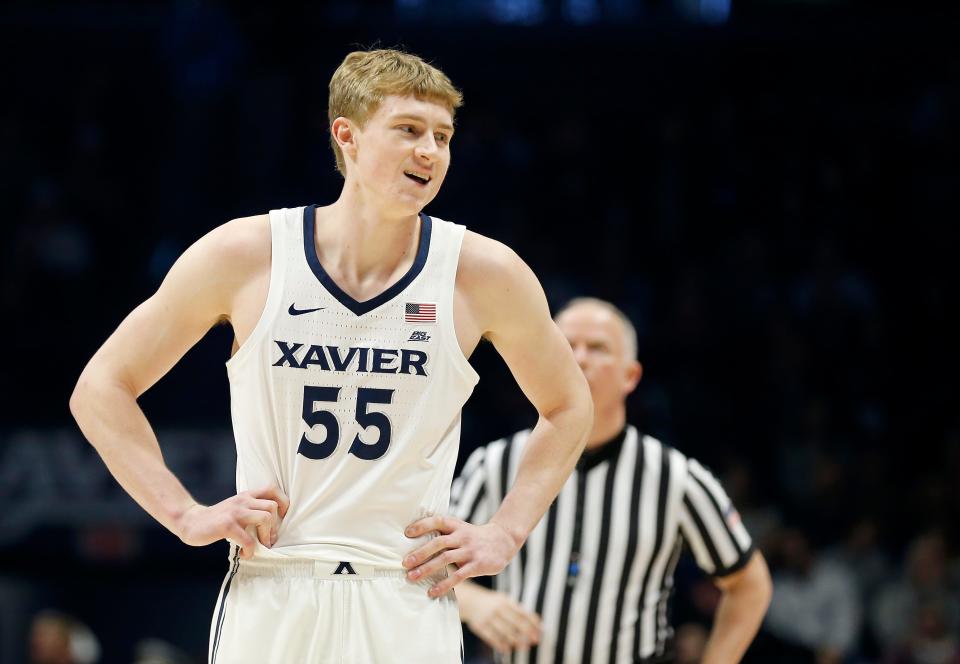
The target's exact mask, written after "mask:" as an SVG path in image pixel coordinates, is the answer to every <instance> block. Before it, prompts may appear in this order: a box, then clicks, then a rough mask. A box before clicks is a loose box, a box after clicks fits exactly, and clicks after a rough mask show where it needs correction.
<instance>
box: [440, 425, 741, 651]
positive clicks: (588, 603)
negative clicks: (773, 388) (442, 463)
mask: <svg viewBox="0 0 960 664" xmlns="http://www.w3.org/2000/svg"><path fill="white" fill-rule="evenodd" d="M529 434H530V432H529V431H521V432H519V433H517V434H515V435H514V436H512V437H511V438H505V439H502V440H498V441H496V442H493V443H490V444H489V445H487V446H485V447H481V448H479V449H478V450H476V451H475V452H474V453H473V454H472V455H471V456H470V458H469V459H468V460H467V463H466V465H465V466H464V469H463V472H462V473H461V475H460V477H459V478H457V480H456V481H455V482H454V485H453V491H452V502H451V513H452V514H453V515H454V516H456V517H458V518H461V519H463V520H465V521H470V522H472V523H485V522H486V521H487V520H489V519H490V517H491V516H492V515H493V514H494V513H495V512H496V510H497V508H498V507H499V505H500V503H501V501H502V500H503V497H504V495H505V493H506V491H507V490H508V489H509V488H510V486H511V484H512V483H513V480H514V478H515V477H516V472H517V464H518V461H519V459H520V455H521V454H522V452H523V447H524V444H525V443H526V440H527V437H528V436H529ZM683 542H686V543H687V544H688V545H689V548H690V549H691V550H692V551H693V554H694V556H695V557H696V560H697V564H698V565H699V566H700V567H701V568H702V569H703V571H704V572H706V573H707V574H711V575H714V576H723V575H726V574H730V573H732V572H734V571H736V570H738V569H740V568H741V567H743V566H744V565H745V564H746V563H747V561H748V560H749V558H750V556H751V555H752V553H753V545H752V542H751V540H750V536H749V535H748V534H747V531H746V529H745V528H744V527H743V524H742V523H741V522H740V517H739V515H738V514H737V512H736V510H735V509H734V507H733V505H732V504H731V502H730V499H729V498H728V497H727V494H726V493H725V492H724V490H723V488H722V487H721V486H720V483H719V482H718V481H717V479H716V478H715V477H714V476H713V474H712V473H710V471H708V470H706V469H705V468H704V467H703V466H701V465H700V464H699V463H697V462H696V461H695V460H694V459H689V458H687V457H686V456H684V455H683V454H681V453H680V452H678V451H677V450H675V449H673V448H671V447H669V446H667V445H664V444H662V443H661V442H660V441H658V440H656V439H655V438H651V437H650V436H644V435H641V434H639V433H638V432H637V430H636V429H635V428H634V427H632V426H628V427H627V428H626V429H624V431H623V432H621V433H620V435H618V436H617V437H616V438H615V439H614V440H612V441H611V442H609V443H607V444H606V445H604V446H603V447H601V448H599V449H597V450H595V451H591V452H587V453H585V454H584V456H583V457H582V458H581V459H580V462H579V463H578V464H577V468H576V470H575V471H574V472H573V474H572V475H571V476H570V479H569V480H568V481H567V483H566V484H565V485H564V486H563V489H562V490H561V491H560V495H559V496H558V497H557V500H555V501H554V502H553V504H552V505H551V506H550V509H549V511H548V512H547V513H546V514H545V515H544V517H543V519H541V520H540V523H539V524H537V527H536V528H535V529H534V531H533V532H532V533H531V535H530V537H529V539H528V540H527V543H526V544H525V545H524V547H523V548H522V549H521V551H520V554H519V555H518V556H517V557H516V558H514V560H513V561H512V562H511V563H510V564H509V565H508V566H507V568H506V569H505V570H504V571H503V572H501V573H500V574H499V575H498V576H497V577H496V578H495V579H494V584H495V588H496V589H497V590H500V591H502V592H505V593H507V594H509V595H510V596H511V597H513V598H514V599H515V600H517V601H518V602H520V603H521V604H522V605H523V606H524V607H525V608H527V609H528V610H530V611H535V612H536V613H538V614H539V615H540V616H541V618H542V621H543V635H542V637H541V640H540V643H539V645H537V646H534V647H532V648H531V649H530V650H529V652H517V653H514V654H513V655H512V656H511V657H510V658H509V661H511V662H517V663H519V664H532V663H537V664H545V663H554V662H556V663H559V662H576V663H577V664H581V663H582V664H588V663H591V662H595V663H597V664H599V663H601V662H602V663H604V664H607V663H611V664H612V663H614V662H636V661H638V660H640V661H652V662H655V661H661V660H667V659H669V657H671V656H672V653H671V644H672V637H673V630H672V628H671V626H670V625H669V624H668V622H667V600H668V599H669V597H670V593H671V590H672V587H673V572H674V569H675V568H676V564H677V558H678V557H679V554H680V550H681V548H682V544H683Z"/></svg>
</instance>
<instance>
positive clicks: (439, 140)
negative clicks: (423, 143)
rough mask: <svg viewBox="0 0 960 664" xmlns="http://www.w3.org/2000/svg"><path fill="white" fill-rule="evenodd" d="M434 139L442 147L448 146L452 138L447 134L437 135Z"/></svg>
mask: <svg viewBox="0 0 960 664" xmlns="http://www.w3.org/2000/svg"><path fill="white" fill-rule="evenodd" d="M434 139H435V140H436V141H437V143H440V144H442V145H446V144H447V143H449V142H450V137H449V136H447V135H446V134H436V135H435V136H434Z"/></svg>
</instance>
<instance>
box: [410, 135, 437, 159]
mask: <svg viewBox="0 0 960 664" xmlns="http://www.w3.org/2000/svg"><path fill="white" fill-rule="evenodd" d="M439 150H440V146H439V145H437V140H436V139H435V138H434V137H433V136H431V135H429V134H424V136H423V138H422V139H421V140H420V141H418V142H417V146H416V147H415V148H414V154H416V156H417V157H418V158H419V159H421V160H423V161H428V162H430V163H433V162H434V161H436V159H437V153H438V152H439Z"/></svg>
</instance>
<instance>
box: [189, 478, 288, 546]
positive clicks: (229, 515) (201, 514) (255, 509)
mask: <svg viewBox="0 0 960 664" xmlns="http://www.w3.org/2000/svg"><path fill="white" fill-rule="evenodd" d="M289 507H290V501H289V499H288V498H287V496H286V495H285V494H284V493H283V492H282V491H281V490H280V489H278V488H277V487H275V486H268V487H265V488H263V489H256V490H253V491H244V492H242V493H238V494H237V495H236V496H232V497H230V498H227V499H226V500H222V501H220V502H219V503H217V504H216V505H209V506H208V505H200V504H196V505H194V506H193V507H191V508H189V509H188V510H187V511H185V512H184V513H183V515H182V516H181V517H180V521H179V524H178V525H179V528H178V532H177V534H178V535H179V536H180V539H181V540H182V541H183V542H184V543H185V544H189V545H191V546H205V545H207V544H212V543H213V542H217V541H219V540H222V539H230V540H231V541H232V542H233V543H234V544H236V545H237V546H239V547H240V557H241V558H244V559H250V558H252V557H253V554H254V551H256V548H257V540H259V541H260V543H261V544H262V545H264V546H265V547H267V548H269V547H272V546H273V545H274V543H275V542H276V541H277V529H278V528H279V526H280V520H281V519H282V518H283V517H284V516H285V515H286V513H287V508H289ZM248 528H250V531H251V532H255V533H256V538H254V536H253V535H252V534H251V532H248V530H247V529H248Z"/></svg>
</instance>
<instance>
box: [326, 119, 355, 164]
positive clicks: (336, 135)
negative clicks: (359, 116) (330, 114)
mask: <svg viewBox="0 0 960 664" xmlns="http://www.w3.org/2000/svg"><path fill="white" fill-rule="evenodd" d="M330 133H331V134H332V135H333V140H335V141H336V142H337V145H339V146H340V151H341V152H343V154H344V156H346V155H350V156H351V157H353V156H354V155H355V154H356V152H357V135H356V132H355V131H354V127H353V123H352V122H350V120H348V119H347V118H345V117H342V116H341V117H339V118H337V119H336V120H334V121H333V124H331V125H330Z"/></svg>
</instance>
